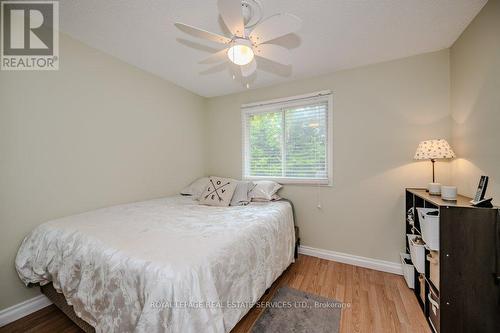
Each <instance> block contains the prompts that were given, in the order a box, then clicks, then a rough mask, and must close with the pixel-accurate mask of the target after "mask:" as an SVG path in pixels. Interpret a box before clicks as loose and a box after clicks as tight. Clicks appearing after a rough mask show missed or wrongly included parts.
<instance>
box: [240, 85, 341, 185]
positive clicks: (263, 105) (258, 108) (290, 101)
mask: <svg viewBox="0 0 500 333" xmlns="http://www.w3.org/2000/svg"><path fill="white" fill-rule="evenodd" d="M307 101H311V103H316V102H324V101H326V102H327V103H328V114H327V118H328V119H327V127H328V128H327V133H328V134H327V141H328V142H327V151H326V154H327V158H326V161H327V164H328V165H327V179H312V178H310V179H308V178H293V177H266V176H247V175H246V171H247V170H248V169H249V163H250V161H249V160H247V156H248V154H246V150H247V148H248V147H247V142H248V141H247V138H248V132H247V130H248V128H247V116H248V115H249V114H257V113H264V112H271V111H274V110H276V109H279V108H285V107H293V106H297V105H302V104H304V102H307ZM241 126H242V127H241V129H242V131H241V133H242V140H241V146H242V147H241V153H242V162H243V163H242V179H246V180H273V181H276V182H279V183H281V184H298V185H322V186H332V185H333V94H332V92H331V91H329V90H324V91H318V92H314V93H310V94H305V95H297V96H291V97H286V98H278V99H273V100H269V101H263V102H256V103H250V104H243V105H242V106H241Z"/></svg>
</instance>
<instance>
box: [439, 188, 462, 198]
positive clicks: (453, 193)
mask: <svg viewBox="0 0 500 333" xmlns="http://www.w3.org/2000/svg"><path fill="white" fill-rule="evenodd" d="M457 193H458V191H457V187H456V186H444V185H443V186H441V198H442V199H443V200H449V201H455V200H457Z"/></svg>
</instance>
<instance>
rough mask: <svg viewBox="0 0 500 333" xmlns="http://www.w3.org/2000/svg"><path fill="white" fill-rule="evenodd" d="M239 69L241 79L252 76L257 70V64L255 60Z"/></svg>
mask: <svg viewBox="0 0 500 333" xmlns="http://www.w3.org/2000/svg"><path fill="white" fill-rule="evenodd" d="M240 68H241V75H242V76H243V77H248V76H250V75H252V74H253V73H254V72H255V71H256V70H257V62H256V61H255V58H254V59H252V61H250V63H248V64H246V65H243V66H240Z"/></svg>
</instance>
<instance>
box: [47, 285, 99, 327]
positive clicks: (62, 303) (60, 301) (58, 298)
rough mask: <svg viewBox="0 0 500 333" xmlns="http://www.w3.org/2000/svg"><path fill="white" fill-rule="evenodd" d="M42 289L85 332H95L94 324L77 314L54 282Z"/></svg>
mask: <svg viewBox="0 0 500 333" xmlns="http://www.w3.org/2000/svg"><path fill="white" fill-rule="evenodd" d="M40 290H41V291H42V294H44V295H45V296H47V298H48V299H50V300H51V301H52V303H54V305H55V306H57V307H58V308H59V310H61V311H62V312H64V314H65V315H66V316H68V318H69V319H71V321H72V322H74V323H75V324H76V325H78V327H80V328H81V329H82V330H83V331H84V332H86V333H95V329H94V327H92V325H90V324H89V323H87V322H86V321H84V320H83V319H81V318H80V317H78V316H77V315H76V313H75V311H74V310H73V307H72V306H71V305H69V304H68V303H67V302H66V298H64V295H63V294H62V293H58V292H57V291H56V290H55V289H54V286H53V285H52V282H51V283H48V284H46V285H44V286H40Z"/></svg>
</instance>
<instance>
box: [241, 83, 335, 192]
mask: <svg viewBox="0 0 500 333" xmlns="http://www.w3.org/2000/svg"><path fill="white" fill-rule="evenodd" d="M242 121H243V178H245V179H273V180H276V181H279V182H282V183H305V184H330V183H331V181H332V172H331V168H332V95H331V93H330V92H320V93H314V94H310V95H304V96H296V97H290V98H287V99H281V100H274V101H269V102H262V103H254V104H247V105H243V106H242Z"/></svg>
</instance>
